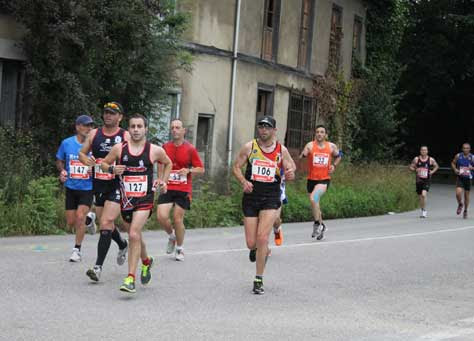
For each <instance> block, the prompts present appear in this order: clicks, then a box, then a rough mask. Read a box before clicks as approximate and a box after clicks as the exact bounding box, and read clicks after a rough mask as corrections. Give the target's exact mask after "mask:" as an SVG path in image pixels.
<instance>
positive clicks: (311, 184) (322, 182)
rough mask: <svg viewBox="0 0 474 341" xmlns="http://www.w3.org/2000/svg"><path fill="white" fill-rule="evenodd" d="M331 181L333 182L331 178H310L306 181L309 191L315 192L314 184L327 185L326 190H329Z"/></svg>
mask: <svg viewBox="0 0 474 341" xmlns="http://www.w3.org/2000/svg"><path fill="white" fill-rule="evenodd" d="M330 183H331V180H330V179H326V180H311V179H308V181H307V182H306V190H307V191H308V193H313V190H314V186H316V185H327V187H326V190H328V189H329V185H330Z"/></svg>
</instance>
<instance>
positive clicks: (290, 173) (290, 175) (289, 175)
mask: <svg viewBox="0 0 474 341" xmlns="http://www.w3.org/2000/svg"><path fill="white" fill-rule="evenodd" d="M285 179H286V180H294V179H295V172H294V170H292V169H287V170H285Z"/></svg>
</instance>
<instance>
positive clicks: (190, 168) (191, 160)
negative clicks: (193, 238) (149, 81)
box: [156, 119, 204, 261]
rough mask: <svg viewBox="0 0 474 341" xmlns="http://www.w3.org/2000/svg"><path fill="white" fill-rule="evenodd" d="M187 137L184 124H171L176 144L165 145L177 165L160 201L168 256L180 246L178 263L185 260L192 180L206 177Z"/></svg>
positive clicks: (176, 253)
mask: <svg viewBox="0 0 474 341" xmlns="http://www.w3.org/2000/svg"><path fill="white" fill-rule="evenodd" d="M185 134H186V128H184V126H183V122H182V121H181V120H179V119H175V120H173V121H171V136H172V139H173V140H172V141H170V142H168V143H165V144H164V145H163V149H164V150H165V151H166V154H168V157H169V158H170V159H171V162H173V169H172V170H171V173H170V176H169V180H168V191H167V192H166V193H161V194H160V196H159V197H158V209H157V211H156V214H157V218H158V222H159V223H160V225H161V226H163V228H164V230H165V231H166V233H167V234H168V245H167V248H166V253H167V254H171V253H173V251H174V250H175V246H176V252H175V259H176V260H177V261H183V260H184V250H183V243H184V233H185V228H184V213H185V210H190V209H191V196H192V190H193V187H192V176H193V175H195V174H202V173H204V167H203V165H202V161H201V159H200V157H199V154H198V152H197V150H196V148H194V146H193V145H192V144H191V143H189V142H188V141H186V140H185V139H184V136H185ZM160 168H161V167H160ZM160 172H161V171H160ZM171 209H173V224H171V220H170V217H169V216H170V212H171Z"/></svg>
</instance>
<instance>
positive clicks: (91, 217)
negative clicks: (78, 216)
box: [86, 212, 97, 234]
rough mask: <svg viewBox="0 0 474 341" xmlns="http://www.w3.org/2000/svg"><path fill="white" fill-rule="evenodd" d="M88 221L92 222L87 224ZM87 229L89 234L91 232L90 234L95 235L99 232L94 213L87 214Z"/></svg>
mask: <svg viewBox="0 0 474 341" xmlns="http://www.w3.org/2000/svg"><path fill="white" fill-rule="evenodd" d="M87 220H90V222H89V223H87ZM86 228H87V232H89V234H95V232H96V231H97V225H96V224H95V213H94V212H89V213H87V216H86Z"/></svg>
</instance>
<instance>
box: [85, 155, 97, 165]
mask: <svg viewBox="0 0 474 341" xmlns="http://www.w3.org/2000/svg"><path fill="white" fill-rule="evenodd" d="M87 166H91V167H94V166H95V157H93V156H92V155H91V156H89V157H88V158H87Z"/></svg>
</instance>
